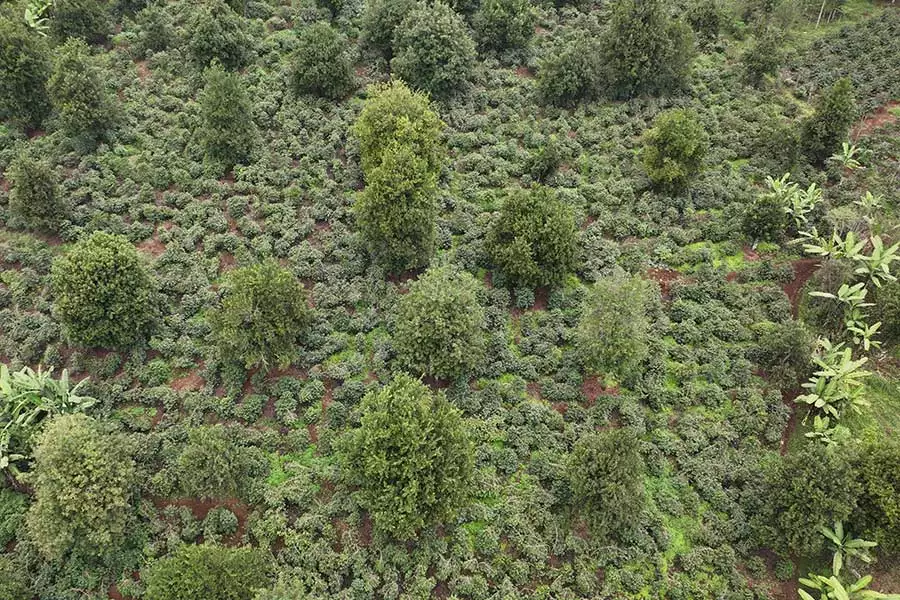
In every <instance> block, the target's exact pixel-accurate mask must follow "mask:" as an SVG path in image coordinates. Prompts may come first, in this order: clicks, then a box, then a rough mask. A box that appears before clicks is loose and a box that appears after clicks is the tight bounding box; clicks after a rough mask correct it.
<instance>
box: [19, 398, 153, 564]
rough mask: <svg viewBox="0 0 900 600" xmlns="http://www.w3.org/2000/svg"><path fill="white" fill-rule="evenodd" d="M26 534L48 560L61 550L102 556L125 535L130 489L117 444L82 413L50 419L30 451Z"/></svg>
mask: <svg viewBox="0 0 900 600" xmlns="http://www.w3.org/2000/svg"><path fill="white" fill-rule="evenodd" d="M34 458H35V464H34V478H33V481H34V491H35V496H36V498H37V500H36V501H35V503H34V504H32V505H31V509H30V510H29V512H28V516H27V521H28V530H29V533H30V535H31V538H32V539H33V540H34V542H35V544H36V545H37V547H38V549H39V550H40V551H41V553H42V554H43V555H44V556H46V557H47V558H48V559H51V560H58V559H60V558H61V557H62V556H63V555H64V554H65V553H66V552H67V551H69V550H71V551H73V552H75V553H76V554H84V555H86V556H103V555H105V554H106V553H108V552H110V551H112V550H114V549H115V548H116V546H118V545H119V544H120V543H121V542H122V540H123V539H124V538H125V537H126V535H127V526H128V523H129V520H130V513H131V511H132V507H131V504H130V500H131V495H132V493H133V489H134V487H135V485H136V483H137V482H136V472H135V468H134V463H133V461H132V459H131V457H130V456H129V455H128V453H127V451H126V446H125V445H124V444H123V440H122V439H121V438H120V437H118V436H116V435H112V434H107V433H104V431H103V430H102V429H101V426H100V424H99V423H97V422H96V421H94V420H93V419H91V418H90V417H87V416H85V415H82V414H73V415H63V416H60V417H56V418H55V419H53V420H52V421H51V422H50V423H49V424H48V425H47V427H46V428H45V429H44V431H43V433H42V434H41V435H40V437H39V438H38V443H37V447H36V448H35V451H34Z"/></svg>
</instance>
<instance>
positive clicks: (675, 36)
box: [603, 0, 694, 98]
mask: <svg viewBox="0 0 900 600" xmlns="http://www.w3.org/2000/svg"><path fill="white" fill-rule="evenodd" d="M693 58H694V36H693V33H692V32H691V29H690V27H688V26H687V25H685V24H684V23H682V22H681V21H677V20H673V19H671V18H670V17H668V16H667V14H666V6H665V4H664V3H663V2H662V0H623V1H621V2H617V3H616V5H615V8H614V11H613V16H612V21H611V23H610V28H609V31H608V32H607V35H606V37H605V39H604V50H603V60H604V62H605V68H606V69H608V86H609V93H610V94H611V95H612V96H613V97H616V98H631V97H633V96H637V95H640V94H650V95H659V94H665V93H671V92H676V91H678V90H679V89H681V88H683V87H684V86H685V85H686V84H687V80H688V78H689V76H690V72H691V61H692V60H693Z"/></svg>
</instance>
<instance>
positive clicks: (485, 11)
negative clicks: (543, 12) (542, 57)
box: [472, 0, 535, 50]
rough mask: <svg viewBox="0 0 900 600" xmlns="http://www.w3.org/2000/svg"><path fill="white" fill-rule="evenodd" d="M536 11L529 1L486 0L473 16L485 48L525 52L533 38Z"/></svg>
mask: <svg viewBox="0 0 900 600" xmlns="http://www.w3.org/2000/svg"><path fill="white" fill-rule="evenodd" d="M534 22H535V15H534V10H533V9H532V7H531V2H529V1H528V0H484V1H483V2H481V4H480V5H479V6H478V10H477V11H475V14H474V15H472V27H473V28H474V29H475V33H476V38H477V39H478V43H479V44H480V45H481V46H482V47H483V48H490V49H493V50H504V49H506V48H524V47H525V46H527V45H528V42H529V40H531V37H532V36H533V35H534Z"/></svg>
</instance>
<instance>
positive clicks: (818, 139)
mask: <svg viewBox="0 0 900 600" xmlns="http://www.w3.org/2000/svg"><path fill="white" fill-rule="evenodd" d="M855 118H856V102H855V100H854V98H853V83H851V81H850V79H849V78H847V77H844V78H843V79H838V80H837V82H836V83H835V84H834V85H833V86H831V87H830V88H828V89H827V90H826V91H825V93H824V94H822V96H820V97H819V98H818V99H817V100H816V103H815V112H814V113H813V114H812V115H811V116H809V117H807V119H806V120H805V121H803V124H802V126H801V133H800V141H801V145H802V147H803V153H804V154H805V155H806V157H807V158H808V159H809V160H810V161H811V162H813V163H815V164H819V165H821V164H823V163H824V162H825V159H826V158H828V157H829V156H831V155H832V154H834V153H835V152H836V151H837V150H838V149H840V147H841V142H844V141H846V140H847V133H848V132H849V131H850V126H851V125H852V124H853V120H854V119H855Z"/></svg>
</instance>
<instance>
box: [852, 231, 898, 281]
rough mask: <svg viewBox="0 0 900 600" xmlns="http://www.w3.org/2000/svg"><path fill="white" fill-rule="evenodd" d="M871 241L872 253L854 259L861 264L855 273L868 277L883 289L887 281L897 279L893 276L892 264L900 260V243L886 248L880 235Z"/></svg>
mask: <svg viewBox="0 0 900 600" xmlns="http://www.w3.org/2000/svg"><path fill="white" fill-rule="evenodd" d="M869 241H870V242H871V244H872V253H871V254H870V255H869V256H865V255H860V256H858V257H857V258H855V259H854V260H855V261H856V262H857V263H858V264H859V266H858V267H857V268H856V270H855V271H854V273H857V274H860V275H862V274H865V275H868V276H869V279H871V280H872V283H874V284H875V286H876V287H881V286H882V285H883V284H884V283H885V282H887V281H896V280H897V278H896V277H895V276H893V275H892V274H891V264H892V263H893V262H894V261H896V260H900V257H898V256H897V252H898V250H900V242H897V243H896V244H894V245H893V246H891V247H890V248H885V247H884V242H883V241H882V239H881V236H880V235H876V236H873V237H872V238H871V239H870V240H869Z"/></svg>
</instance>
